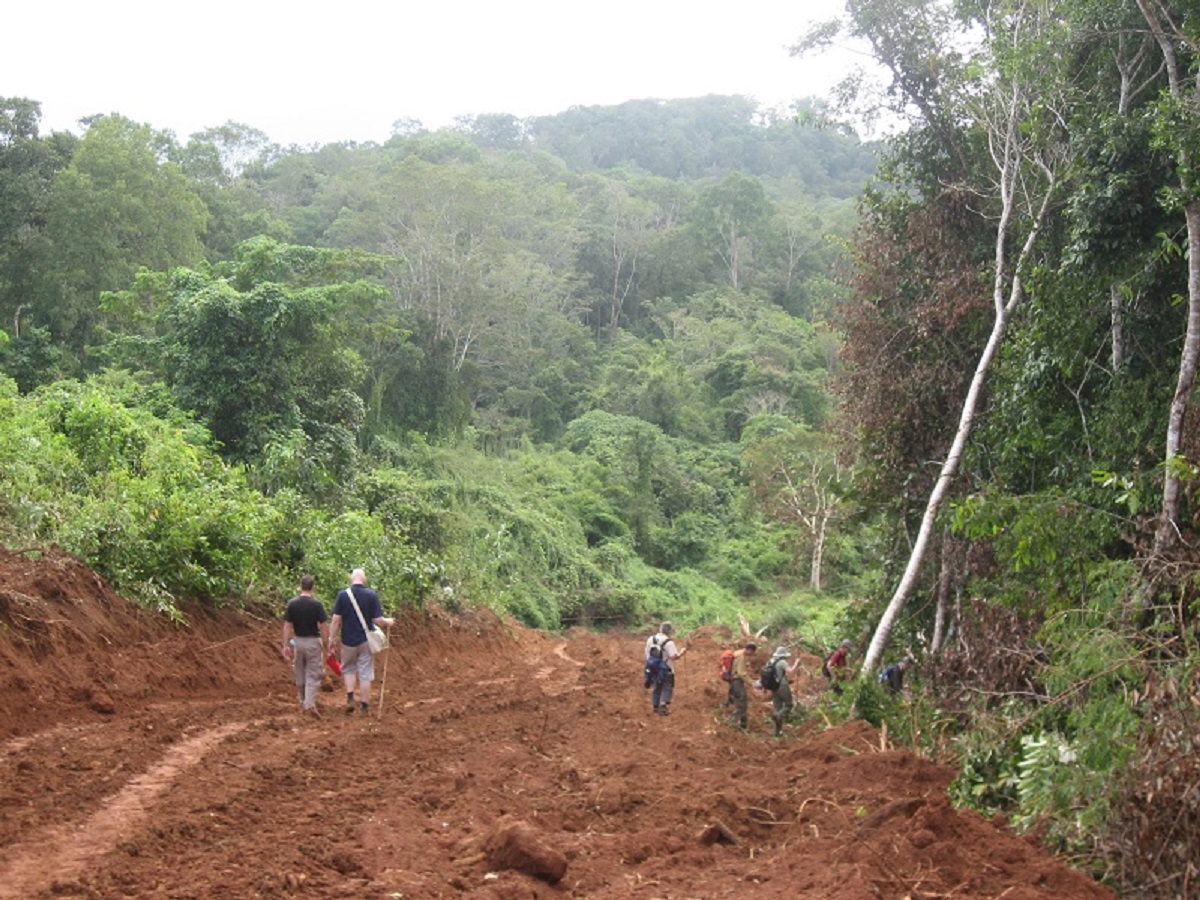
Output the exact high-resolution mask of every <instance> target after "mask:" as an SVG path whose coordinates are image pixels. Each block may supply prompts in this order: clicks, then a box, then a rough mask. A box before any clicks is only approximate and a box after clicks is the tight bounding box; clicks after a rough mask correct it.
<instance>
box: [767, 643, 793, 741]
mask: <svg viewBox="0 0 1200 900" xmlns="http://www.w3.org/2000/svg"><path fill="white" fill-rule="evenodd" d="M791 656H792V654H791V653H789V652H788V648H787V647H776V648H775V652H774V653H772V654H771V661H770V665H772V666H774V667H775V680H776V681H777V682H778V683H779V687H777V688H775V690H773V691H772V692H771V719H772V720H773V721H774V722H775V737H781V736H782V735H783V723H784V722H786V721H787V717H788V716H789V715H791V713H792V707H793V706H794V705H795V700H794V699H793V698H792V686H791V684H789V683H788V677H789V676H790V675H792V674H793V673H794V672H795V671H796V666H797V665H799V660H797V661H796V662H794V663H792V664H791V665H790V666H789V665H788V660H789V659H791Z"/></svg>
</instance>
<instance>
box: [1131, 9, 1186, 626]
mask: <svg viewBox="0 0 1200 900" xmlns="http://www.w3.org/2000/svg"><path fill="white" fill-rule="evenodd" d="M1137 4H1138V9H1140V10H1141V12H1142V16H1143V18H1145V20H1146V24H1147V25H1149V26H1150V33H1151V34H1152V35H1153V37H1154V39H1155V40H1156V41H1157V42H1158V46H1159V49H1160V50H1161V51H1162V56H1163V63H1164V65H1165V67H1166V70H1167V83H1168V88H1169V90H1170V92H1171V96H1172V98H1173V99H1174V100H1175V101H1176V103H1177V105H1178V106H1179V108H1180V109H1182V110H1195V109H1196V108H1197V105H1198V104H1200V73H1198V72H1194V71H1190V70H1189V69H1188V68H1187V67H1186V66H1185V64H1184V62H1185V61H1184V60H1181V59H1180V58H1179V50H1180V49H1181V48H1185V47H1186V49H1187V51H1188V52H1189V54H1191V58H1194V57H1195V54H1196V53H1200V43H1198V42H1197V41H1196V39H1195V37H1194V36H1193V35H1190V34H1188V33H1187V32H1186V31H1185V30H1184V29H1183V28H1181V27H1180V26H1179V25H1178V23H1179V22H1181V21H1183V19H1184V17H1183V16H1181V15H1180V14H1179V13H1178V12H1177V11H1176V10H1175V9H1173V8H1172V5H1171V4H1170V3H1166V2H1163V0H1137ZM1193 115H1194V113H1193ZM1176 154H1177V156H1178V164H1179V173H1180V174H1179V181H1180V189H1181V190H1182V192H1183V194H1184V196H1186V197H1188V198H1190V199H1189V200H1188V202H1187V203H1186V205H1185V206H1184V210H1183V211H1184V220H1185V221H1186V223H1187V247H1188V252H1187V265H1188V316H1187V331H1186V333H1185V335H1184V340H1183V352H1182V354H1181V355H1180V359H1179V375H1178V378H1177V379H1176V383H1175V395H1174V396H1173V397H1172V399H1171V408H1170V412H1169V414H1168V417H1167V440H1166V447H1165V449H1164V460H1163V461H1164V463H1165V467H1164V472H1163V497H1162V509H1161V511H1160V512H1159V519H1158V527H1157V528H1156V529H1155V532H1154V549H1153V560H1155V561H1159V562H1162V561H1165V560H1167V559H1168V557H1169V555H1170V553H1171V551H1172V550H1173V549H1174V548H1175V546H1176V545H1177V544H1178V543H1179V497H1180V492H1181V487H1182V486H1181V483H1180V466H1179V455H1180V449H1181V446H1182V442H1183V420H1184V415H1185V414H1186V412H1187V409H1188V407H1189V405H1190V404H1191V396H1192V390H1193V389H1194V387H1195V384H1196V371H1197V365H1198V361H1200V202H1197V200H1196V199H1194V194H1195V190H1196V185H1195V178H1194V176H1193V174H1192V173H1193V168H1194V166H1195V165H1196V155H1195V153H1194V151H1193V149H1192V146H1191V144H1190V143H1189V141H1188V139H1187V138H1186V137H1185V138H1183V139H1181V140H1180V142H1179V146H1178V148H1177V150H1176ZM1144 588H1145V590H1144V595H1143V604H1144V605H1146V606H1149V605H1150V604H1152V603H1153V590H1152V587H1151V585H1144Z"/></svg>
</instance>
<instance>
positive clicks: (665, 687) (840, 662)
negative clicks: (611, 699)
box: [644, 618, 914, 737]
mask: <svg viewBox="0 0 1200 900" xmlns="http://www.w3.org/2000/svg"><path fill="white" fill-rule="evenodd" d="M740 625H741V631H742V641H741V644H740V646H738V647H737V649H734V648H732V647H729V648H726V649H725V650H723V651H722V652H721V656H720V661H719V672H720V675H721V679H722V680H723V681H724V682H726V684H728V686H729V688H728V692H727V694H726V697H725V704H724V707H725V710H726V711H727V713H728V719H727V721H728V724H730V725H733V726H735V727H738V728H741V729H742V730H747V729H748V727H749V706H750V689H751V688H756V689H758V690H761V691H763V692H765V693H767V694H769V695H770V697H771V721H772V724H773V725H774V735H775V737H782V736H783V726H784V724H785V723H786V722H787V721H788V719H789V717H790V716H791V714H792V710H793V709H794V708H795V705H796V701H795V697H794V695H793V693H792V678H793V676H794V675H795V674H796V670H797V669H798V667H799V665H800V660H799V659H796V660H795V661H793V662H790V663H789V660H791V659H792V653H791V651H790V650H789V649H788V648H787V647H786V646H779V647H776V648H775V652H774V653H772V654H771V656H770V657H769V658H768V659H767V660H766V662H765V663H764V664H763V665H762V666H761V667H760V666H759V665H758V641H759V639H761V638H762V636H763V634H764V633H765V631H766V629H765V628H764V629H761V630H759V632H758V633H757V634H755V633H753V632H751V630H750V626H749V624H748V623H747V622H746V620H745V619H744V618H741V619H740ZM674 635H675V627H674V625H672V624H671V623H670V622H663V623H662V624H661V625H660V626H659V629H658V631H657V632H655V633H654V634H652V635H651V636H650V637H649V638H647V640H646V662H645V669H644V674H645V679H644V680H645V686H646V688H647V689H648V690H650V691H651V693H650V705H651V710H652V712H653V713H655V714H657V715H668V714H669V713H670V709H669V707H670V704H671V701H672V699H674V695H675V677H676V672H675V666H674V663H675V661H676V660H678V659H679V658H680V657H682V656H683V654H684V653H685V652H687V647H683V648H682V649H681V648H679V647H678V645H677V642H676V640H675V637H674ZM853 646H854V645H853V643H852V642H851V641H850V640H844V641H842V642H841V644H839V645H838V647H837V648H836V649H835V650H834V651H833V652H831V653H829V654H828V655H827V656H825V658H824V659H823V660H822V662H821V674H822V675H823V676H824V677H825V678H826V679H828V681H829V689H830V690H831V691H833V692H834V693H835V694H841V693H842V692H843V690H844V688H843V685H844V684H846V683H847V682H848V681H849V680H850V679H851V678H852V677H853V672H852V670H851V669H850V665H849V661H850V655H851V652H852V650H853ZM913 664H914V660H913V658H912V656H910V655H906V656H905V657H904V659H902V660H901V661H900V662H899V663H893V664H891V665H889V666H887V667H885V668H884V669H883V671H882V672H880V674H879V683H880V684H882V685H883V686H884V687H885V688H886V689H887V690H888V691H890V692H891V693H893V694H899V693H900V692H901V691H902V690H903V687H904V674H905V672H907V671H908V670H909V669H910V668H911V667H912V666H913Z"/></svg>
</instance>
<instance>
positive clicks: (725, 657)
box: [721, 650, 733, 681]
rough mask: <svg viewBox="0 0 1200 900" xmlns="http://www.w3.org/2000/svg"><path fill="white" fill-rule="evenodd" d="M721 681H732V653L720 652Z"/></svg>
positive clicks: (729, 651)
mask: <svg viewBox="0 0 1200 900" xmlns="http://www.w3.org/2000/svg"><path fill="white" fill-rule="evenodd" d="M721 680H722V681H733V651H732V650H724V651H722V652H721Z"/></svg>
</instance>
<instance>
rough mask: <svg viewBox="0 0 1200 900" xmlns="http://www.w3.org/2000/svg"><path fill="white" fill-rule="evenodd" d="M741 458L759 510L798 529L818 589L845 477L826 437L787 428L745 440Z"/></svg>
mask: <svg viewBox="0 0 1200 900" xmlns="http://www.w3.org/2000/svg"><path fill="white" fill-rule="evenodd" d="M742 459H743V464H744V466H745V468H746V470H747V473H748V476H749V480H750V495H751V496H752V497H753V498H754V501H755V504H756V505H757V506H758V508H759V509H760V510H762V512H763V514H764V515H765V516H766V517H767V518H768V519H770V520H773V521H778V522H781V523H782V524H784V525H785V526H789V527H795V526H797V525H799V526H800V528H801V529H803V534H804V536H805V538H806V542H807V547H808V551H809V585H810V586H811V587H812V589H813V590H814V591H820V590H821V587H822V584H823V580H822V573H823V565H824V559H825V548H826V544H827V543H828V539H829V529H830V526H831V524H832V523H833V521H834V519H835V518H836V517H837V515H838V514H839V512H840V511H841V508H842V496H843V493H844V490H845V481H846V479H847V473H846V472H845V471H844V469H843V467H842V466H841V464H840V463H839V462H838V459H837V454H836V450H835V447H834V446H833V442H832V440H831V438H830V436H829V435H827V434H822V433H820V432H814V431H810V430H809V429H808V428H806V427H803V426H799V427H797V426H792V427H790V428H787V430H785V431H782V432H780V433H778V434H772V435H770V436H768V437H765V438H763V439H761V440H757V441H754V442H753V443H751V444H749V446H747V447H746V449H745V450H744V451H743V453H742Z"/></svg>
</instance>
